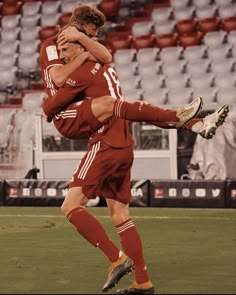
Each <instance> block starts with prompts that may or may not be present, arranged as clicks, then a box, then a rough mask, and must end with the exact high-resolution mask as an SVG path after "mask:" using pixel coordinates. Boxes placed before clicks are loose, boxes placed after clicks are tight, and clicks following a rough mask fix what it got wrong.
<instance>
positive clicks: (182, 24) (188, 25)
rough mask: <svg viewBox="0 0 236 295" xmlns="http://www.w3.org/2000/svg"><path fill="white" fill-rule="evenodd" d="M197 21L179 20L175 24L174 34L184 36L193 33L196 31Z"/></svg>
mask: <svg viewBox="0 0 236 295" xmlns="http://www.w3.org/2000/svg"><path fill="white" fill-rule="evenodd" d="M197 25H198V21H197V19H194V18H192V19H185V20H180V21H178V22H177V23H176V25H175V29H176V32H177V33H178V34H180V35H185V34H189V33H194V32H196V31H197Z"/></svg>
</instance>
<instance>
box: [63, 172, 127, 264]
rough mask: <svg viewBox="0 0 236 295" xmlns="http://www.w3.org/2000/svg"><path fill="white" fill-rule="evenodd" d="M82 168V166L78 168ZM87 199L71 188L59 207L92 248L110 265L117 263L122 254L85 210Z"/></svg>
mask: <svg viewBox="0 0 236 295" xmlns="http://www.w3.org/2000/svg"><path fill="white" fill-rule="evenodd" d="M80 168H81V169H82V168H83V167H82V166H81V167H80ZM87 202H88V199H87V197H86V196H85V195H84V193H83V191H82V187H81V186H77V187H71V188H70V189H69V191H68V193H67V196H66V198H65V200H64V202H63V204H62V206H61V210H62V212H63V214H64V215H65V216H66V217H67V219H68V220H69V221H70V222H71V223H72V224H73V225H74V226H75V228H76V230H77V231H78V232H79V233H80V234H81V235H82V236H83V237H84V238H85V239H86V240H87V241H88V242H90V243H91V244H92V245H93V246H94V247H97V248H99V249H100V250H101V251H102V252H103V253H104V254H105V255H106V256H107V258H108V259H109V261H110V262H111V263H113V262H115V261H117V260H118V259H119V257H120V256H121V255H122V252H121V251H120V250H119V249H118V248H117V246H116V245H115V244H114V243H113V242H112V241H111V239H110V238H109V237H108V235H107V233H106V231H105V229H104V228H103V226H102V225H101V224H100V223H99V221H98V220H97V219H96V218H95V217H93V216H92V215H91V214H90V213H89V212H88V211H87V210H86V208H85V205H86V204H87Z"/></svg>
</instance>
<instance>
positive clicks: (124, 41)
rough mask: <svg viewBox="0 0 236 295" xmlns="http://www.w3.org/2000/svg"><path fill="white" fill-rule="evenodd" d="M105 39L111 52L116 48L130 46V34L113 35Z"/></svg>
mask: <svg viewBox="0 0 236 295" xmlns="http://www.w3.org/2000/svg"><path fill="white" fill-rule="evenodd" d="M107 41H108V44H109V46H110V48H111V51H112V53H114V52H116V50H117V49H127V48H131V44H132V36H123V37H121V36H114V37H111V38H109V39H108V40H107Z"/></svg>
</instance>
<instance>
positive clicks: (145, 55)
mask: <svg viewBox="0 0 236 295" xmlns="http://www.w3.org/2000/svg"><path fill="white" fill-rule="evenodd" d="M158 53H159V49H158V48H157V47H152V48H141V49H139V50H138V51H137V53H136V60H137V62H138V64H139V66H142V65H144V64H152V63H153V62H156V61H157V59H158Z"/></svg>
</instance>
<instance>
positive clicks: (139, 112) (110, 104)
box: [91, 96, 202, 128]
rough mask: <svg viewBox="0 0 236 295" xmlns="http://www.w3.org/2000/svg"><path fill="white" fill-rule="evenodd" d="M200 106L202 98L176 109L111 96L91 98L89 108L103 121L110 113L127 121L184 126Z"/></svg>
mask: <svg viewBox="0 0 236 295" xmlns="http://www.w3.org/2000/svg"><path fill="white" fill-rule="evenodd" d="M201 108H202V99H201V98H200V97H197V98H195V99H194V100H193V101H192V102H191V103H190V104H188V105H185V106H181V107H179V108H178V109H177V110H169V109H161V108H159V107H157V106H154V105H151V104H149V103H146V102H144V101H136V102H126V101H123V100H119V99H117V100H115V99H113V98H112V97H111V96H104V97H99V98H96V99H93V101H92V103H91V109H92V112H93V114H94V116H95V117H96V118H97V120H98V121H100V122H104V121H105V120H107V119H108V118H110V117H111V116H112V115H114V116H115V117H118V118H123V119H126V120H129V121H135V122H140V121H146V122H165V123H166V124H168V125H170V126H174V127H175V128H176V127H184V126H185V125H186V124H187V123H188V122H189V121H190V120H191V119H192V118H194V117H195V116H196V115H197V114H198V113H199V111H200V110H201Z"/></svg>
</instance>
